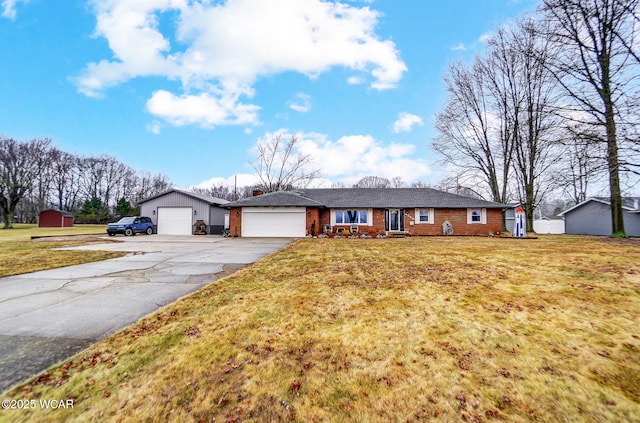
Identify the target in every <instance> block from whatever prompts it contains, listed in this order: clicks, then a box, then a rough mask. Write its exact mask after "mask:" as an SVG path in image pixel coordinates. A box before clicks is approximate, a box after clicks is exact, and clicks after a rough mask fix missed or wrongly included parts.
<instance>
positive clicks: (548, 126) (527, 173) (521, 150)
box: [487, 20, 560, 232]
mask: <svg viewBox="0 0 640 423" xmlns="http://www.w3.org/2000/svg"><path fill="white" fill-rule="evenodd" d="M539 25H541V23H539V22H535V21H533V20H522V21H519V22H517V24H516V25H514V26H511V27H510V28H502V29H500V30H499V31H498V32H497V34H496V36H494V37H493V39H492V40H491V41H490V42H489V49H490V53H489V58H488V60H487V64H488V65H489V66H490V67H491V68H492V70H488V73H489V74H490V75H492V78H493V79H494V80H500V81H504V82H503V83H501V84H500V89H497V91H499V95H498V96H497V97H499V98H501V99H502V98H504V99H505V101H504V105H505V107H504V109H503V110H501V113H502V115H503V116H504V119H503V120H504V121H505V122H507V123H508V125H509V126H510V127H511V129H510V131H511V133H512V136H513V153H514V154H513V160H514V161H513V169H514V174H515V176H516V180H517V184H516V185H515V186H516V187H517V188H516V189H517V192H518V200H519V202H520V203H521V204H522V206H523V208H524V210H525V214H526V217H527V219H526V221H527V231H529V232H533V218H534V213H535V209H536V208H537V206H538V204H539V203H540V201H542V198H543V197H544V195H545V194H546V193H547V192H548V191H549V190H550V189H551V188H552V177H553V172H551V168H552V166H554V165H555V164H556V163H557V160H558V158H559V156H560V149H559V148H558V147H557V145H556V138H557V133H558V132H557V129H556V128H557V127H558V117H557V115H556V113H554V111H555V100H556V97H557V89H556V87H557V83H556V80H555V77H554V76H553V75H552V74H551V73H550V71H549V69H548V67H547V66H546V63H545V62H546V60H548V59H549V55H550V54H551V49H550V47H549V41H548V40H547V39H545V38H543V37H540V36H539V34H540V33H541V31H539V30H538V26H539Z"/></svg>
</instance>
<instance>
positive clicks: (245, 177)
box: [193, 173, 260, 189]
mask: <svg viewBox="0 0 640 423" xmlns="http://www.w3.org/2000/svg"><path fill="white" fill-rule="evenodd" d="M259 182H260V180H259V179H258V177H257V176H256V175H255V174H250V173H238V174H236V175H233V176H229V177H227V178H224V177H213V178H209V179H207V180H205V181H202V182H200V183H199V184H197V185H195V186H194V187H193V188H203V189H208V188H211V187H217V186H220V185H224V186H227V187H233V186H235V185H236V184H237V186H238V188H241V187H247V186H251V185H256V184H258V183H259Z"/></svg>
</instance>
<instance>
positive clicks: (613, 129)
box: [542, 0, 640, 236]
mask: <svg viewBox="0 0 640 423" xmlns="http://www.w3.org/2000/svg"><path fill="white" fill-rule="evenodd" d="M639 5H640V0H544V2H543V6H542V11H543V12H544V13H545V16H546V17H547V19H548V20H549V22H550V25H549V30H548V31H546V33H545V34H544V35H545V36H546V37H547V38H548V39H550V40H552V41H553V42H554V43H556V45H557V46H558V50H557V52H556V54H555V55H554V60H550V61H549V62H547V63H548V66H549V68H550V69H551V70H552V71H553V72H554V74H555V75H556V76H557V79H558V82H559V83H560V85H561V86H562V87H563V88H564V91H565V93H566V96H567V99H568V103H569V106H570V107H571V109H570V110H571V111H573V110H577V111H579V112H582V113H586V114H588V115H589V116H590V119H589V120H588V121H584V122H581V124H582V125H583V126H584V128H585V131H587V132H589V133H598V132H599V131H598V128H601V129H602V134H603V137H602V138H601V139H599V140H598V141H599V142H600V143H602V144H603V145H604V146H606V163H607V170H608V178H609V192H610V197H611V221H612V228H613V234H612V235H614V236H626V234H625V230H624V220H623V209H622V192H621V189H620V177H621V174H620V173H621V170H622V169H623V168H622V166H626V169H627V170H632V169H633V170H634V171H637V170H638V169H640V163H639V162H638V159H637V158H638V155H637V153H638V143H639V141H638V139H637V137H633V136H631V137H625V134H633V133H634V132H635V131H637V129H636V128H635V124H636V123H637V122H634V121H635V120H636V119H637V116H638V108H639V107H640V104H639V103H638V101H637V98H638V96H639V95H640V90H639V87H638V79H639V78H640V71H639V69H638V65H640V60H638V54H637V48H638V43H637V37H638V35H639V34H638V31H640V25H639V20H638V16H637V10H638V6H639ZM568 115H569V116H571V115H572V114H571V113H568ZM634 138H635V139H634ZM625 153H626V154H625ZM625 157H626V159H625Z"/></svg>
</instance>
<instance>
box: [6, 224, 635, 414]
mask: <svg viewBox="0 0 640 423" xmlns="http://www.w3.org/2000/svg"><path fill="white" fill-rule="evenodd" d="M639 315H640V243H638V242H637V241H634V240H622V241H612V240H609V239H605V238H588V237H568V236H563V237H540V239H538V240H531V241H521V240H505V239H492V238H467V237H453V238H442V237H429V238H406V239H394V240H350V239H328V240H321V239H314V240H301V241H298V242H296V243H295V244H293V245H291V246H289V247H287V248H285V249H284V250H282V251H281V252H279V253H276V254H273V255H271V256H269V257H267V258H265V259H263V260H261V261H259V262H258V263H256V264H254V265H253V266H251V267H248V268H246V269H244V270H241V271H239V272H238V273H236V274H234V275H232V276H230V277H227V278H225V279H222V280H219V281H218V282H216V283H215V284H211V285H209V286H207V287H205V288H203V289H201V290H200V291H198V292H196V293H194V294H192V295H190V296H188V297H185V298H184V299H182V300H180V301H178V302H176V303H174V304H172V305H170V306H168V307H165V308H164V309H162V310H160V311H159V312H157V313H155V314H153V315H151V316H149V317H147V318H145V319H142V320H141V321H139V322H138V323H136V324H135V325H133V326H131V327H129V328H127V329H125V330H123V331H121V332H119V333H117V334H115V335H113V336H111V337H109V338H107V339H106V340H104V341H102V342H99V343H97V344H95V345H94V346H92V347H90V348H89V349H87V350H86V351H84V352H82V353H80V354H79V355H78V356H76V357H74V358H72V359H71V360H69V361H67V362H65V363H64V364H62V365H59V366H56V367H54V368H52V369H50V370H49V371H48V372H46V373H44V374H41V375H40V376H38V377H36V378H35V379H33V380H31V381H30V382H28V383H26V384H23V385H22V386H18V387H16V388H14V389H13V390H11V391H9V392H6V393H4V394H3V395H2V399H7V398H8V399H15V400H18V399H35V400H39V399H45V400H46V399H58V400H59V399H73V400H74V401H75V403H74V408H73V409H59V410H57V411H51V410H41V409H34V410H3V411H2V412H0V420H2V421H21V420H25V421H38V422H42V421H88V420H100V419H105V420H110V421H116V420H118V419H121V420H123V421H127V420H130V421H146V420H154V421H155V420H167V419H168V420H173V421H212V420H215V421H240V420H255V421H286V420H293V421H305V422H306V421H363V422H369V421H373V422H375V421H380V422H386V421H429V420H441V421H460V420H461V419H463V420H466V421H491V420H494V419H495V420H505V421H529V420H531V421H533V420H537V421H638V420H640V338H639V335H638V333H637V332H638V330H637V329H638V317H639Z"/></svg>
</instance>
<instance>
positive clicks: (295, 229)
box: [242, 207, 307, 237]
mask: <svg viewBox="0 0 640 423" xmlns="http://www.w3.org/2000/svg"><path fill="white" fill-rule="evenodd" d="M306 235H307V229H306V209H305V207H243V208H242V236H243V237H304V236H306Z"/></svg>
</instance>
